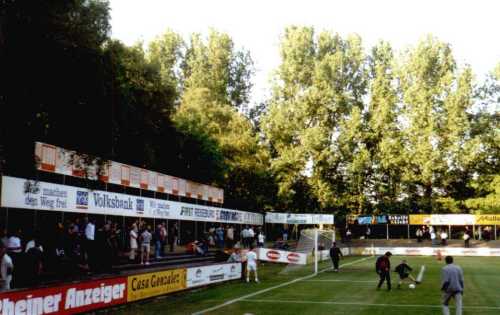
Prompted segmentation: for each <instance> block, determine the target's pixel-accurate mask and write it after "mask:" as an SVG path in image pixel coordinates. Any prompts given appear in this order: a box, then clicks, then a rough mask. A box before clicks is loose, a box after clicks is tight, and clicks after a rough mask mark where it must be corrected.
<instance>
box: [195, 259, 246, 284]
mask: <svg viewBox="0 0 500 315" xmlns="http://www.w3.org/2000/svg"><path fill="white" fill-rule="evenodd" d="M240 278H241V263H231V264H217V265H210V266H200V267H192V268H188V269H187V287H188V288H194V287H199V286H204V285H208V284H212V283H217V282H223V281H228V280H235V279H240Z"/></svg>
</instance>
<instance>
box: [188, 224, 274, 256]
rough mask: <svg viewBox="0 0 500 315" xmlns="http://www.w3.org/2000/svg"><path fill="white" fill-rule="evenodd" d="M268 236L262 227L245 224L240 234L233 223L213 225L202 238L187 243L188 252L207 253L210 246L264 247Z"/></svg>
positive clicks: (222, 248) (217, 247)
mask: <svg viewBox="0 0 500 315" xmlns="http://www.w3.org/2000/svg"><path fill="white" fill-rule="evenodd" d="M265 241H266V236H265V234H264V232H263V231H262V229H261V228H254V227H253V226H249V225H247V226H244V227H243V229H242V230H241V232H240V233H239V235H238V234H237V233H236V230H235V228H234V226H232V225H226V226H224V225H222V224H220V225H211V226H210V227H209V228H208V230H207V231H205V232H204V233H203V236H202V238H200V239H196V240H194V241H192V242H190V243H188V245H187V252H191V253H194V254H196V255H200V256H203V255H206V254H207V252H208V250H209V249H210V248H215V249H218V250H220V251H224V250H225V249H233V248H237V249H240V248H250V247H251V246H255V244H256V245H257V246H259V247H264V243H265Z"/></svg>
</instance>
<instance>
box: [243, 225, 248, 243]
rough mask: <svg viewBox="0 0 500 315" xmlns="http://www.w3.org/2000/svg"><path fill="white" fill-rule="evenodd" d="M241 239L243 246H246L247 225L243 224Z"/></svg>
mask: <svg viewBox="0 0 500 315" xmlns="http://www.w3.org/2000/svg"><path fill="white" fill-rule="evenodd" d="M241 240H242V242H243V247H248V226H245V227H244V228H243V230H241Z"/></svg>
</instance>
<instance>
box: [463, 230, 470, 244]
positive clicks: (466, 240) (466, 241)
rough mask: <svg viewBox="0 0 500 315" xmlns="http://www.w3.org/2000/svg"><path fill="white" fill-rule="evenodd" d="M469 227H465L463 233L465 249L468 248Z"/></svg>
mask: <svg viewBox="0 0 500 315" xmlns="http://www.w3.org/2000/svg"><path fill="white" fill-rule="evenodd" d="M469 233H470V232H469V227H468V226H467V227H465V232H464V246H465V247H466V248H468V247H470V234H469Z"/></svg>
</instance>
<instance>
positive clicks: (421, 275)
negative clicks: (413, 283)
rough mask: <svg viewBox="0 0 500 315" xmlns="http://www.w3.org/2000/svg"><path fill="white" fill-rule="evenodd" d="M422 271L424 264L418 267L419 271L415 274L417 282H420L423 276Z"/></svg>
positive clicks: (423, 270)
mask: <svg viewBox="0 0 500 315" xmlns="http://www.w3.org/2000/svg"><path fill="white" fill-rule="evenodd" d="M424 272H425V265H422V267H420V272H419V273H418V276H417V281H418V282H422V278H423V277H424Z"/></svg>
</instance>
